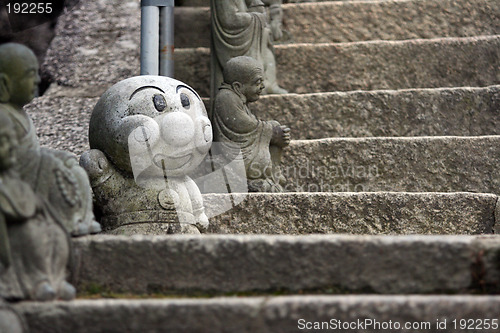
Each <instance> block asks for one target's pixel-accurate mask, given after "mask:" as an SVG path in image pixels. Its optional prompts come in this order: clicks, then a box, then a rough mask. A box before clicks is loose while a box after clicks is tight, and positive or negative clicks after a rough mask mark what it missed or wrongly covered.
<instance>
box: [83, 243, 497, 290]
mask: <svg viewBox="0 0 500 333" xmlns="http://www.w3.org/2000/svg"><path fill="white" fill-rule="evenodd" d="M486 242H488V246H489V247H490V248H494V249H495V250H496V251H498V250H499V249H500V238H498V237H497V236H490V237H486V236H481V237H473V236H398V237H389V236H347V235H336V236H333V235H329V236H320V235H313V236H300V237H297V236H263V235H258V236H257V235H256V236H237V235H232V236H221V235H217V236H215V235H214V236H210V235H209V236H186V235H173V236H156V237H144V236H132V237H123V236H93V237H85V238H79V239H75V240H74V247H75V264H76V266H75V267H77V270H76V271H75V272H74V277H75V284H76V285H77V286H78V290H80V291H81V292H84V291H85V290H86V288H88V287H89V288H94V289H95V288H96V286H97V288H100V290H107V291H112V292H128V293H139V294H142V293H151V292H160V293H176V292H181V293H184V294H185V293H188V292H194V291H198V292H216V293H224V292H250V291H262V292H273V291H279V290H284V291H291V292H294V291H299V290H311V291H313V290H323V291H324V290H327V289H329V288H332V291H331V292H342V291H344V292H345V291H356V292H375V293H434V292H450V291H455V292H457V291H464V290H468V289H469V288H473V287H474V286H473V284H472V283H473V280H472V269H473V268H472V264H473V263H474V262H475V260H476V256H477V255H478V253H479V252H480V250H481V247H483V246H484V244H486ZM487 258H488V257H484V260H486V259H487ZM488 260H489V259H488ZM486 264H487V265H492V264H493V265H494V264H495V261H492V262H486ZM488 267H490V268H491V271H485V273H484V276H485V277H491V279H496V276H497V275H496V274H498V270H499V268H498V266H488ZM496 282H497V283H498V280H496Z"/></svg>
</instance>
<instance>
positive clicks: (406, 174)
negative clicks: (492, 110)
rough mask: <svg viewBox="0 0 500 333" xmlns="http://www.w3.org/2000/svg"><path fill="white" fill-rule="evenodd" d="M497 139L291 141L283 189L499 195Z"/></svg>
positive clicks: (413, 138)
mask: <svg viewBox="0 0 500 333" xmlns="http://www.w3.org/2000/svg"><path fill="white" fill-rule="evenodd" d="M499 163H500V136H481V137H410V138H383V137H382V138H354V139H350V138H336V139H320V140H298V141H292V143H291V144H290V146H289V147H288V148H286V150H285V151H284V160H283V165H284V167H283V173H284V175H285V177H287V182H288V185H287V189H288V190H290V191H298V192H302V191H305V192H338V191H341V192H351V191H355V192H360V191H364V192H376V191H397V192H401V191H403V192H479V193H495V194H500V177H498V165H499Z"/></svg>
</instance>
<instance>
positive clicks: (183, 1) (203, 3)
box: [175, 0, 387, 7]
mask: <svg viewBox="0 0 500 333" xmlns="http://www.w3.org/2000/svg"><path fill="white" fill-rule="evenodd" d="M351 1H353V0H282V3H284V4H287V3H303V2H351ZM354 1H356V0H354ZM363 1H378V0H363ZM383 1H387V0H383ZM175 5H176V6H180V7H207V6H209V5H210V0H175Z"/></svg>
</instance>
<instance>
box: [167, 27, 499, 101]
mask: <svg viewBox="0 0 500 333" xmlns="http://www.w3.org/2000/svg"><path fill="white" fill-rule="evenodd" d="M275 50H276V61H277V64H278V66H277V67H278V73H279V75H278V81H279V82H280V85H281V86H282V87H283V88H285V89H287V90H288V91H289V92H293V93H310V92H322V91H323V92H326V91H349V90H358V89H360V90H376V89H407V88H436V87H463V86H488V85H493V84H499V83H500V71H498V67H499V66H500V51H499V50H500V37H498V36H485V37H470V38H442V39H430V40H423V39H419V40H410V41H377V42H359V43H340V44H293V45H277V46H275ZM208 53H209V51H208V49H204V48H199V49H184V50H178V51H177V53H176V60H177V62H176V70H177V71H176V74H175V75H176V76H177V77H178V78H179V79H180V80H181V81H185V82H188V83H191V84H192V85H193V86H194V87H195V89H196V90H197V91H198V92H199V93H200V95H202V96H208V95H209V91H208V89H207V87H209V74H208V73H209V72H208V68H209V64H208V62H209V61H208V60H209V57H208ZM324 73H328V75H327V76H326V77H325V74H324ZM193 78H197V82H192V81H193Z"/></svg>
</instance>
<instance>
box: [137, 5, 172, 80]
mask: <svg viewBox="0 0 500 333" xmlns="http://www.w3.org/2000/svg"><path fill="white" fill-rule="evenodd" d="M173 51H174V0H141V75H164V76H170V77H173V75H174V60H173Z"/></svg>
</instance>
